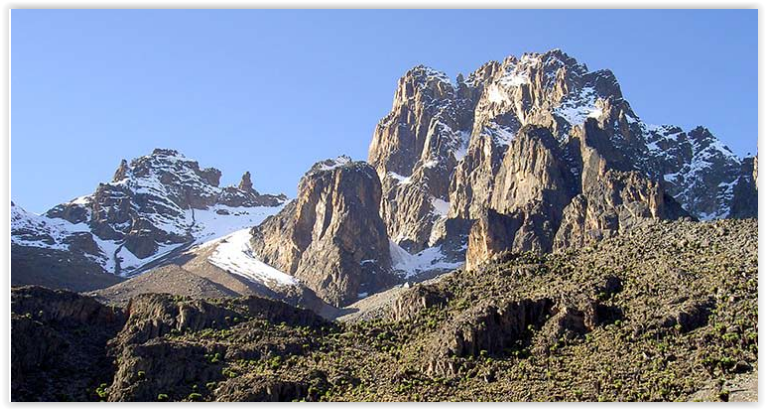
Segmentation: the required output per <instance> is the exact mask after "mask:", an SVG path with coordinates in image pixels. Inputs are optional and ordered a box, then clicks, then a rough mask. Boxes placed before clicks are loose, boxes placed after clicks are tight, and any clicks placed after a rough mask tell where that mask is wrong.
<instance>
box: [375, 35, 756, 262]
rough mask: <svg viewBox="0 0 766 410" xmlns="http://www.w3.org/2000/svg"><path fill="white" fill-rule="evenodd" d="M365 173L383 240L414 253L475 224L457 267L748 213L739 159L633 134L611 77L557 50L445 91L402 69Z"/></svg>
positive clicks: (447, 83)
mask: <svg viewBox="0 0 766 410" xmlns="http://www.w3.org/2000/svg"><path fill="white" fill-rule="evenodd" d="M369 161H370V163H371V164H372V165H373V166H375V168H376V170H377V171H378V175H379V176H380V178H381V181H383V202H382V204H381V216H382V218H383V220H384V222H385V223H386V227H387V231H388V234H389V235H390V237H391V239H392V240H393V241H394V242H395V243H397V244H398V245H400V246H401V247H403V248H405V249H407V250H408V251H410V252H412V253H415V252H419V251H422V250H423V249H426V248H428V247H430V246H433V245H434V244H435V243H437V242H438V241H444V240H445V239H449V238H447V237H446V236H445V234H444V231H443V229H441V228H440V227H441V226H443V225H444V224H445V222H446V221H450V220H460V221H475V223H476V225H475V226H474V229H472V230H471V236H470V238H468V237H466V236H465V235H464V236H463V239H462V241H463V243H464V245H467V246H468V255H469V257H468V259H469V262H468V264H469V265H473V264H474V263H476V262H477V261H478V260H476V259H475V258H474V260H471V259H472V258H471V257H470V255H474V256H475V257H477V258H479V259H481V258H486V257H491V255H493V254H495V253H497V252H499V251H500V250H501V248H502V250H514V251H522V250H537V251H540V252H548V251H551V250H554V249H558V248H562V247H566V246H572V245H581V244H586V243H591V242H593V241H596V240H600V239H603V238H606V237H610V236H613V235H615V234H617V233H618V232H620V231H622V230H624V229H628V228H630V227H631V226H633V225H634V224H636V223H640V222H641V221H642V220H646V219H678V218H683V217H692V218H697V219H703V220H708V219H715V218H722V217H727V216H728V215H729V214H730V213H731V212H732V209H733V207H734V211H736V212H737V213H738V214H742V215H750V214H752V213H750V214H748V213H746V212H745V213H743V212H742V211H740V210H737V208H736V206H735V205H734V202H735V201H734V191H735V187H736V186H737V185H741V187H740V188H737V189H736V190H737V192H740V194H739V195H740V196H741V195H742V193H743V192H744V191H746V189H745V188H744V185H743V184H746V183H747V182H746V181H745V179H744V178H740V175H741V173H742V171H741V170H742V167H743V165H742V164H743V162H742V160H740V159H738V158H737V157H736V156H735V155H734V154H733V153H732V152H731V151H730V150H729V149H728V148H727V147H726V146H724V145H723V144H721V143H720V141H718V140H717V139H716V138H715V137H714V136H713V135H712V134H711V133H710V132H709V131H708V130H707V129H705V128H702V127H697V128H695V129H693V130H690V131H688V132H687V131H684V130H682V129H680V128H678V127H674V126H667V125H665V126H653V125H648V124H646V123H644V122H643V121H641V120H640V118H639V116H638V115H637V114H636V113H635V112H634V111H633V109H632V107H631V106H630V104H629V103H628V101H626V100H625V99H624V97H623V94H622V90H621V89H620V85H619V83H618V81H617V79H616V77H615V75H614V74H613V73H612V72H611V71H609V70H597V71H591V70H589V69H588V68H587V66H586V65H585V64H581V63H579V62H577V61H576V60H575V59H574V58H572V57H570V56H568V55H567V54H566V53H564V52H562V51H561V50H551V51H548V52H546V53H527V54H524V55H522V56H521V57H519V58H517V57H513V56H511V57H508V58H506V59H505V60H503V61H502V62H496V61H493V62H489V63H486V64H484V65H483V66H481V67H480V68H479V69H478V70H476V71H474V72H473V73H470V74H469V75H467V76H463V75H459V76H458V77H457V79H456V80H455V81H451V80H450V79H449V78H448V77H447V76H446V75H445V74H443V73H440V72H438V71H436V70H433V69H430V68H427V67H423V66H418V67H415V68H413V69H412V70H410V71H409V72H407V73H406V74H405V75H404V76H403V77H402V78H401V79H400V80H399V84H398V87H397V90H396V92H395V97H394V104H393V107H392V110H391V112H390V113H389V114H388V115H386V116H385V117H384V118H383V119H381V121H380V123H379V124H378V126H377V128H376V130H375V133H374V135H373V141H372V143H371V145H370V151H369ZM751 208H752V207H751ZM489 221H497V223H498V225H497V226H496V227H493V226H490V225H491V223H490V222H489ZM488 224H489V225H488ZM466 238H468V239H467V242H468V243H470V244H472V245H473V246H481V247H480V248H478V249H473V250H472V249H471V245H468V243H466ZM453 241H454V238H453ZM501 243H502V244H504V245H502V246H500V244H501ZM480 244H484V245H480Z"/></svg>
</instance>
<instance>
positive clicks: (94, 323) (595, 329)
mask: <svg viewBox="0 0 766 410" xmlns="http://www.w3.org/2000/svg"><path fill="white" fill-rule="evenodd" d="M757 248H758V237H757V221H755V220H745V221H734V220H726V221H718V222H714V223H694V222H673V223H669V222H665V223H654V224H648V225H646V226H642V227H638V228H636V229H634V230H633V231H631V232H630V233H627V234H625V235H623V236H621V237H617V238H613V239H610V240H607V241H604V242H601V243H600V244H598V245H596V246H594V247H591V248H584V249H581V250H572V251H568V252H565V253H555V254H550V255H545V256H535V255H532V254H522V255H504V256H502V257H501V258H499V259H498V260H496V261H493V262H492V263H491V264H489V265H486V266H484V267H482V268H480V269H478V270H476V271H456V272H454V273H452V274H450V275H446V276H444V277H443V279H441V280H438V281H434V282H431V283H428V284H420V285H414V286H412V287H411V288H410V289H406V288H403V289H398V290H397V291H396V292H392V293H391V300H390V301H388V302H386V303H382V301H377V302H376V303H372V304H368V305H367V306H368V307H367V308H368V309H369V311H364V312H362V311H356V312H353V313H352V314H351V315H349V316H346V317H344V318H342V319H343V320H341V321H338V322H328V321H326V320H325V319H322V318H320V317H319V316H317V315H315V314H313V313H312V312H309V311H305V310H301V309H296V308H292V307H290V306H288V305H286V304H283V303H281V302H275V301H270V300H266V299H260V298H256V297H251V298H240V299H217V300H192V299H188V298H183V297H173V296H168V295H142V296H138V297H136V298H134V299H133V301H132V302H131V303H130V304H129V305H128V306H127V307H126V308H124V309H123V308H117V307H114V308H111V307H103V306H102V305H100V304H97V303H96V302H95V301H93V300H92V299H90V298H88V297H82V296H77V295H74V294H69V293H66V292H53V291H48V290H45V289H42V288H18V289H15V290H13V295H12V309H13V313H12V326H13V328H12V397H13V400H203V401H208V400H286V401H291V400H298V401H300V400H307V401H326V400H333V401H335V400H337V401H348V400H351V401H360V400H370V401H389V400H400V401H407V400H416V401H419V400H429V401H450V400H473V401H484V400H492V401H541V400H542V401H556V400H569V401H575V400H586V401H597V400H599V401H600V400H606V401H614V400H619V401H627V400H668V401H674V400H756V399H757V353H758V324H757V322H758V307H757V301H758V300H757V298H758V293H757V292H758V277H757V274H758V266H757V262H758V260H757ZM360 306H361V309H364V308H365V307H364V306H365V305H364V304H361V305H360ZM362 319H364V320H362ZM95 329H98V331H97V332H96V331H95ZM110 332H111V333H110ZM43 336H44V337H43ZM106 340H109V342H108V343H106ZM99 343H103V344H106V347H105V348H99V347H98V344H99ZM110 363H111V364H110Z"/></svg>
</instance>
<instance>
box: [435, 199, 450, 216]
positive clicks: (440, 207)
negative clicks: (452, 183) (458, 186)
mask: <svg viewBox="0 0 766 410" xmlns="http://www.w3.org/2000/svg"><path fill="white" fill-rule="evenodd" d="M431 205H432V206H433V208H434V212H435V213H436V215H438V216H439V217H442V218H445V217H447V214H448V213H449V202H447V201H445V200H443V199H441V198H431Z"/></svg>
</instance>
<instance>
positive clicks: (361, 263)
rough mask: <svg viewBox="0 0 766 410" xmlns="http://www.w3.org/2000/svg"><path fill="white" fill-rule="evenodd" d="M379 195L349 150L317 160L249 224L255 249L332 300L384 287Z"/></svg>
mask: <svg viewBox="0 0 766 410" xmlns="http://www.w3.org/2000/svg"><path fill="white" fill-rule="evenodd" d="M380 197H381V187H380V181H379V180H378V177H377V175H376V173H375V170H374V169H373V168H372V167H371V166H370V165H368V164H366V163H364V162H353V161H351V160H350V159H349V158H348V157H339V158H337V159H335V160H327V161H323V162H319V163H317V164H315V165H314V166H313V167H312V168H311V170H310V171H309V172H308V173H307V174H306V175H305V176H304V177H303V178H302V179H301V181H300V184H299V186H298V197H297V198H296V199H295V200H293V201H291V202H290V203H289V204H288V205H287V206H286V207H285V208H284V209H283V210H282V211H281V212H280V213H279V214H277V215H275V216H274V217H271V218H269V219H268V220H266V221H265V222H264V223H263V224H261V225H260V226H258V227H256V228H254V231H253V240H252V247H253V250H254V253H255V254H256V255H258V257H260V258H261V259H262V260H263V261H264V262H265V263H267V264H269V265H271V266H274V267H275V268H277V269H279V270H281V271H283V272H286V273H288V274H290V275H293V276H295V277H296V278H298V279H299V280H300V281H301V283H303V284H304V285H305V286H307V287H308V288H310V289H312V290H314V292H316V294H317V295H318V296H319V297H321V298H322V299H324V300H325V301H327V302H329V303H331V304H333V305H336V306H341V305H344V304H348V303H349V302H351V301H354V300H356V299H357V298H359V297H361V296H364V295H365V294H367V293H370V292H374V291H377V290H380V289H382V288H384V287H386V286H390V285H391V284H393V283H395V277H394V276H393V274H392V271H391V258H390V254H389V244H388V236H387V235H386V230H385V225H384V223H383V220H382V219H381V218H380V214H379V212H380V209H379V204H380V199H381V198H380Z"/></svg>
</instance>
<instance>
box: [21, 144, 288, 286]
mask: <svg viewBox="0 0 766 410" xmlns="http://www.w3.org/2000/svg"><path fill="white" fill-rule="evenodd" d="M220 178H221V172H220V171H219V170H217V169H215V168H200V166H199V164H198V163H197V162H196V161H193V160H190V159H187V158H186V157H184V156H183V155H182V154H180V153H179V152H177V151H174V150H165V149H156V150H154V152H152V154H151V155H147V156H143V157H140V158H136V159H134V160H132V161H130V163H128V161H125V160H123V161H122V162H121V163H120V165H119V167H118V169H117V171H116V172H115V174H114V177H113V179H112V181H111V182H108V183H102V184H99V186H98V188H97V189H96V191H95V192H94V193H93V194H91V195H86V196H82V197H79V198H77V199H75V200H73V201H70V202H67V203H63V204H61V205H58V206H56V207H54V208H53V209H51V210H50V211H48V212H47V213H45V215H33V214H30V213H28V212H26V211H24V210H23V209H21V208H20V207H18V206H16V205H15V204H12V208H13V216H12V218H11V219H12V221H11V222H12V227H11V234H12V242H13V244H14V249H16V251H14V252H13V255H12V256H13V259H14V260H18V262H19V263H18V265H16V266H18V267H19V269H18V270H14V278H16V277H18V278H23V277H31V276H36V275H37V274H38V273H39V272H40V271H41V270H43V269H45V266H43V265H40V264H30V263H28V262H29V261H30V260H34V259H35V257H30V254H34V255H38V254H39V255H49V254H51V253H52V252H54V253H55V251H62V252H66V253H68V254H69V255H73V256H74V258H75V259H76V260H81V261H83V264H84V265H87V269H88V270H89V271H94V272H96V273H101V274H104V273H106V274H114V275H120V276H127V275H129V274H132V273H135V272H140V271H141V269H142V268H145V267H147V266H150V265H151V264H152V263H153V261H155V260H156V259H157V258H160V257H164V256H167V255H173V254H176V253H179V252H180V251H182V250H183V249H186V248H187V247H189V246H191V245H193V244H194V243H197V242H202V241H204V240H207V239H210V238H214V237H217V236H224V235H226V234H228V233H230V232H232V231H234V230H236V229H241V228H245V227H249V226H252V225H255V224H257V223H259V222H260V221H262V220H263V219H264V218H265V217H266V216H268V215H272V214H274V213H276V212H277V211H278V210H279V209H280V208H281V205H282V203H283V202H284V201H285V200H286V198H285V196H284V195H276V196H275V195H263V194H259V193H258V192H257V191H255V190H254V189H253V187H252V181H251V179H250V174H249V173H246V174H245V175H244V176H243V178H242V182H241V183H240V186H239V187H223V188H221V187H219V181H220ZM22 259H23V260H22ZM49 259H50V258H49ZM22 262H23V263H22ZM64 264H65V265H66V263H64ZM14 283H16V282H14ZM35 283H40V282H35V281H31V282H24V280H23V279H22V280H21V282H18V284H35ZM69 288H73V287H69ZM75 288H76V287H75Z"/></svg>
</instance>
